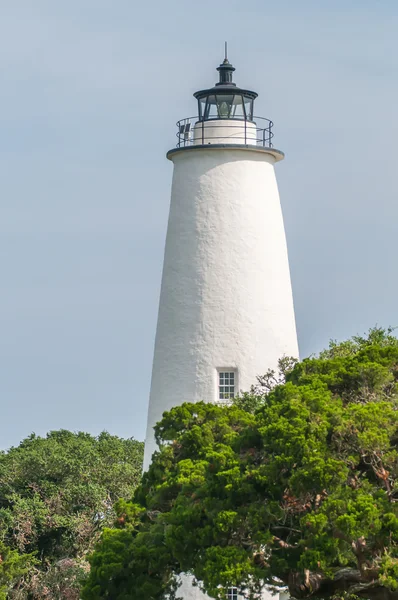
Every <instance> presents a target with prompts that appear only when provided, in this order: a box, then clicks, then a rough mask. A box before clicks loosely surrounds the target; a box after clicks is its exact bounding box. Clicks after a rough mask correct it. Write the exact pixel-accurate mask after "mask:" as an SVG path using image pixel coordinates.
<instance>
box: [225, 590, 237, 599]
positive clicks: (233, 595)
mask: <svg viewBox="0 0 398 600" xmlns="http://www.w3.org/2000/svg"><path fill="white" fill-rule="evenodd" d="M227 598H228V600H238V588H235V587H232V588H229V590H228V592H227Z"/></svg>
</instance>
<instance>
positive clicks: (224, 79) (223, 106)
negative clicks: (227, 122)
mask: <svg viewBox="0 0 398 600" xmlns="http://www.w3.org/2000/svg"><path fill="white" fill-rule="evenodd" d="M217 71H218V72H219V74H220V81H219V82H218V83H216V85H215V86H214V87H212V88H210V89H208V90H200V91H199V92H196V93H195V94H194V96H195V98H196V99H197V100H198V109H199V121H212V120H214V119H237V120H239V121H253V103H254V100H255V98H257V95H258V94H256V92H252V91H250V90H243V89H241V88H239V87H237V85H236V83H234V82H233V81H232V77H233V72H234V71H235V67H233V66H232V65H231V63H230V62H229V60H228V58H227V57H225V59H224V61H223V62H222V63H221V65H220V66H219V67H218V68H217Z"/></svg>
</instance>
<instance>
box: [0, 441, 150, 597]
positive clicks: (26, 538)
mask: <svg viewBox="0 0 398 600" xmlns="http://www.w3.org/2000/svg"><path fill="white" fill-rule="evenodd" d="M142 453H143V444H142V443H140V442H137V441H135V440H132V439H130V440H122V439H120V438H117V437H116V436H112V435H110V434H108V433H106V432H103V433H101V435H99V436H98V437H93V436H91V435H89V434H86V433H81V432H80V433H71V432H69V431H65V430H61V431H53V432H51V433H49V434H48V435H47V437H46V438H42V437H37V436H35V435H34V434H33V435H31V436H30V437H28V438H27V439H25V440H23V441H22V442H21V444H20V445H19V446H18V447H15V448H11V449H10V450H9V451H8V452H3V453H2V454H0V539H2V540H3V541H4V544H5V545H6V547H7V548H8V549H10V551H13V552H14V554H13V556H21V557H23V556H27V555H31V554H33V555H34V556H35V557H36V562H37V564H36V567H35V568H33V567H32V566H31V568H30V569H29V570H28V572H27V573H25V574H24V577H23V585H22V584H21V585H20V584H18V585H16V586H14V589H13V590H10V591H9V597H10V598H15V599H17V598H32V599H33V598H46V599H48V600H50V599H53V598H54V599H55V598H66V599H68V600H74V599H78V598H79V596H80V592H79V589H80V583H81V580H82V579H84V577H85V576H86V574H87V571H88V569H89V565H88V563H87V561H86V554H87V553H88V552H90V551H91V550H92V548H93V547H94V545H95V543H96V541H97V540H98V538H99V536H100V533H101V531H102V529H103V528H104V527H106V526H109V525H110V524H111V523H113V521H114V519H115V514H116V513H115V510H114V503H115V502H116V501H117V500H118V499H119V498H120V497H125V498H129V497H131V495H132V493H133V491H134V489H135V487H136V485H137V484H138V482H139V480H140V472H141V464H142ZM15 551H17V553H18V554H15ZM14 579H15V577H14ZM10 582H11V580H10ZM11 583H13V582H11Z"/></svg>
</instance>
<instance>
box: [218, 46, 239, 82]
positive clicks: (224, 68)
mask: <svg viewBox="0 0 398 600" xmlns="http://www.w3.org/2000/svg"><path fill="white" fill-rule="evenodd" d="M217 71H218V72H219V73H220V81H219V82H218V83H216V85H236V84H235V83H233V82H232V73H233V72H234V71H235V67H233V66H232V65H231V63H230V62H229V60H228V42H225V58H224V60H223V62H222V64H221V65H220V66H219V67H217Z"/></svg>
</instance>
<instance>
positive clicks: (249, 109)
mask: <svg viewBox="0 0 398 600" xmlns="http://www.w3.org/2000/svg"><path fill="white" fill-rule="evenodd" d="M243 101H244V103H245V112H246V119H248V120H249V121H253V99H252V98H248V97H247V96H244V97H243Z"/></svg>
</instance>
